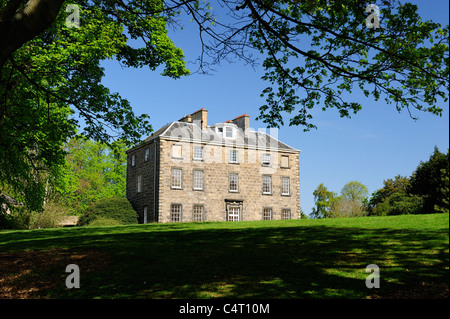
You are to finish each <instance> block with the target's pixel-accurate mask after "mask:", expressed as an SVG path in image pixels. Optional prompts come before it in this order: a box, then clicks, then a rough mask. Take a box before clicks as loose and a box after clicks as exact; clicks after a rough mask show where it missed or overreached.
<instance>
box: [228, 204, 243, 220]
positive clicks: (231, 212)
mask: <svg viewBox="0 0 450 319" xmlns="http://www.w3.org/2000/svg"><path fill="white" fill-rule="evenodd" d="M239 212H240V208H239V207H229V208H228V216H227V221H229V222H237V221H239Z"/></svg>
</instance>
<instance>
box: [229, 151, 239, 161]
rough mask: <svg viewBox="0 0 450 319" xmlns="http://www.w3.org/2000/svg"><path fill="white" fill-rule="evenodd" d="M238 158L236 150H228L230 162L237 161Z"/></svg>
mask: <svg viewBox="0 0 450 319" xmlns="http://www.w3.org/2000/svg"><path fill="white" fill-rule="evenodd" d="M237 160H238V152H237V151H236V150H231V151H230V163H237Z"/></svg>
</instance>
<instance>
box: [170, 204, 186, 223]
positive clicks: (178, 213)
mask: <svg viewBox="0 0 450 319" xmlns="http://www.w3.org/2000/svg"><path fill="white" fill-rule="evenodd" d="M182 213H183V207H182V206H181V204H171V205H170V221H171V222H174V223H177V222H181V221H182V217H183V216H182Z"/></svg>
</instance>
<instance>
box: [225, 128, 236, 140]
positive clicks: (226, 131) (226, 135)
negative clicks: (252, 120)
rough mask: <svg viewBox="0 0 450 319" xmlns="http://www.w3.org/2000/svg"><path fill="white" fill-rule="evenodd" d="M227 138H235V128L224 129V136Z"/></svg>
mask: <svg viewBox="0 0 450 319" xmlns="http://www.w3.org/2000/svg"><path fill="white" fill-rule="evenodd" d="M228 133H230V135H231V136H228ZM223 137H225V138H234V128H233V127H231V126H225V127H224V136H223Z"/></svg>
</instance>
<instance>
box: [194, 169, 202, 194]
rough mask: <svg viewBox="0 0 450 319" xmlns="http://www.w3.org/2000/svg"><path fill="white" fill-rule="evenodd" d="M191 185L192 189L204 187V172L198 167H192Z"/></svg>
mask: <svg viewBox="0 0 450 319" xmlns="http://www.w3.org/2000/svg"><path fill="white" fill-rule="evenodd" d="M192 184H193V185H192V186H193V188H194V190H203V189H204V184H205V183H204V173H203V171H202V170H200V169H194V172H193V173H192Z"/></svg>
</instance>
